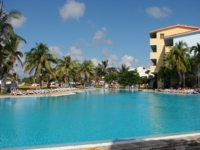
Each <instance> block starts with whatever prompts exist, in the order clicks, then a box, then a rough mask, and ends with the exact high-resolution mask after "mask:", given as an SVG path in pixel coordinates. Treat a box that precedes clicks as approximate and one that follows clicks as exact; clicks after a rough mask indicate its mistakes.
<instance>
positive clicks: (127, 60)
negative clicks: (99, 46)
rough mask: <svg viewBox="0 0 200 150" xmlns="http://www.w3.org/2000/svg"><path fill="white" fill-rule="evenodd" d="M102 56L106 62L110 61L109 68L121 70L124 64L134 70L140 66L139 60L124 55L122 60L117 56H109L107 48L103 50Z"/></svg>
mask: <svg viewBox="0 0 200 150" xmlns="http://www.w3.org/2000/svg"><path fill="white" fill-rule="evenodd" d="M102 55H103V57H104V59H105V60H107V59H108V65H109V67H117V68H119V67H120V66H121V65H122V64H125V65H126V66H127V67H128V66H130V68H133V67H138V66H139V65H140V64H139V60H138V59H137V58H134V57H133V56H129V55H124V56H123V57H122V58H118V57H117V55H116V54H109V53H108V49H107V48H104V49H103V51H102Z"/></svg>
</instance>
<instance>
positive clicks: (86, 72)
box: [80, 60, 95, 82]
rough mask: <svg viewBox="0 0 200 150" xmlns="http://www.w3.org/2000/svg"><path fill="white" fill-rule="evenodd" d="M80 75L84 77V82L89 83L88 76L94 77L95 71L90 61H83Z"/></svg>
mask: <svg viewBox="0 0 200 150" xmlns="http://www.w3.org/2000/svg"><path fill="white" fill-rule="evenodd" d="M80 73H81V74H82V75H83V76H84V79H85V81H86V82H90V81H89V78H90V76H94V74H95V69H94V64H93V63H92V61H91V60H85V61H84V62H83V63H82V64H81V66H80Z"/></svg>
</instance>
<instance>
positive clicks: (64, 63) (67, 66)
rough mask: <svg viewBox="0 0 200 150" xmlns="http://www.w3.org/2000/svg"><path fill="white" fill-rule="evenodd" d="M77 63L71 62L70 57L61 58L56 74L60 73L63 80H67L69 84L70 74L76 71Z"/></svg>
mask: <svg viewBox="0 0 200 150" xmlns="http://www.w3.org/2000/svg"><path fill="white" fill-rule="evenodd" d="M77 62H78V61H77V60H72V59H71V56H70V55H68V56H63V59H59V60H58V63H57V67H56V72H57V73H60V74H61V75H62V76H63V78H64V80H66V78H67V80H68V82H70V78H72V72H75V71H76V70H77V69H78V63H77Z"/></svg>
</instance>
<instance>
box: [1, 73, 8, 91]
mask: <svg viewBox="0 0 200 150" xmlns="http://www.w3.org/2000/svg"><path fill="white" fill-rule="evenodd" d="M6 80H7V74H6V73H5V74H4V75H3V78H2V79H1V92H2V93H3V92H6V90H7V89H6Z"/></svg>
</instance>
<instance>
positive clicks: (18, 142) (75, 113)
mask: <svg viewBox="0 0 200 150" xmlns="http://www.w3.org/2000/svg"><path fill="white" fill-rule="evenodd" d="M199 108H200V96H199V95H178V94H161V93H153V92H136V91H135V92H133V91H125V90H118V91H117V90H116V91H113V90H105V91H104V90H97V91H87V92H83V93H77V94H74V95H68V96H59V97H26V98H21V97H17V98H2V99H0V148H11V147H23V146H36V145H37V146H39V145H52V144H66V143H77V142H90V141H100V140H117V139H122V138H134V137H141V136H155V135H161V134H170V133H173V134H174V133H177V134H178V133H181V132H191V131H199V130H200V117H199V116H200V109H199Z"/></svg>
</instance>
